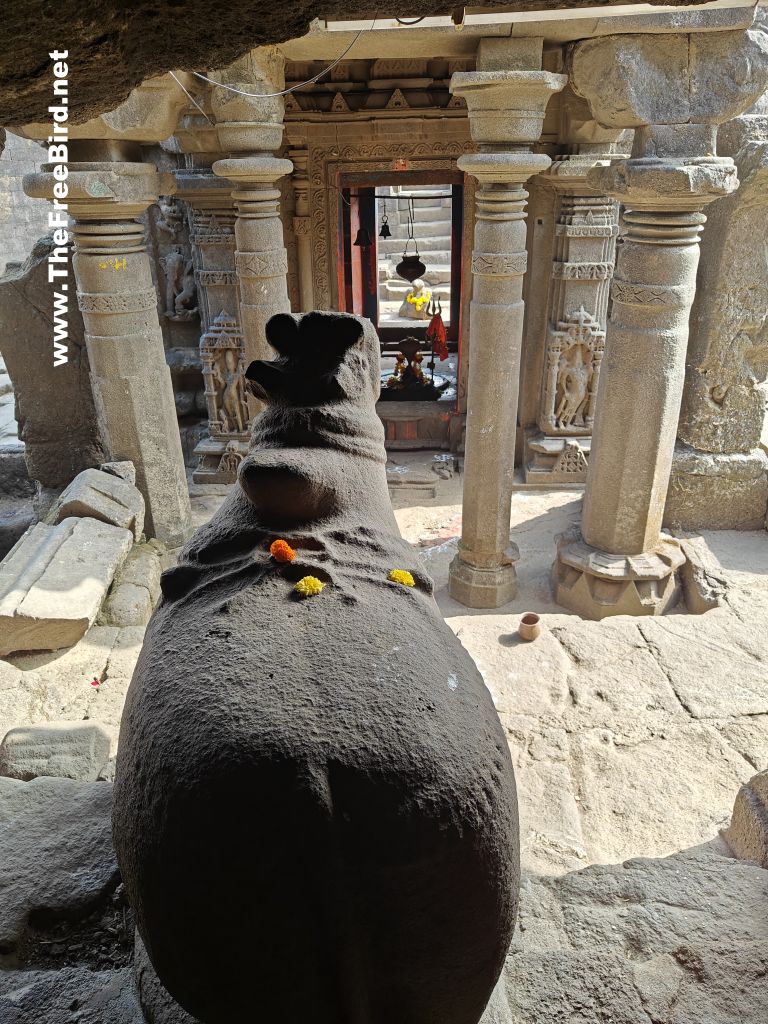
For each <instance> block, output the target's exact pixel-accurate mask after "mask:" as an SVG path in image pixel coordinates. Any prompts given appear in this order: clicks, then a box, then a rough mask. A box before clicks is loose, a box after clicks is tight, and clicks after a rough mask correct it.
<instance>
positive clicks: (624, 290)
mask: <svg viewBox="0 0 768 1024" xmlns="http://www.w3.org/2000/svg"><path fill="white" fill-rule="evenodd" d="M611 299H612V301H613V302H625V303H626V304H627V305H629V306H684V305H685V304H686V302H685V295H684V294H683V292H682V291H681V290H680V289H679V288H675V287H669V288H665V287H663V286H662V285H651V284H634V283H633V282H631V281H621V280H618V279H616V280H615V281H614V282H613V288H612V289H611Z"/></svg>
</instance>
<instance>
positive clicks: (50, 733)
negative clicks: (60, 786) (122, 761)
mask: <svg viewBox="0 0 768 1024" xmlns="http://www.w3.org/2000/svg"><path fill="white" fill-rule="evenodd" d="M109 751H110V736H109V733H108V732H107V731H106V730H105V729H104V728H103V727H102V726H100V725H98V724H97V723H95V722H45V723H43V724H41V725H31V726H19V727H17V728H16V729H11V730H10V731H9V732H7V733H6V734H5V736H4V737H3V741H2V743H0V775H4V776H6V777H7V778H9V779H20V780H21V781H23V782H29V781H30V780H31V779H36V778H39V777H40V776H43V775H48V776H54V777H56V778H60V779H77V780H79V781H81V782H95V781H96V779H97V778H98V777H99V773H100V772H101V770H102V768H104V766H105V765H106V763H107V761H108V760H109Z"/></svg>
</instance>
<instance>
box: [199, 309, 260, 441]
mask: <svg viewBox="0 0 768 1024" xmlns="http://www.w3.org/2000/svg"><path fill="white" fill-rule="evenodd" d="M200 357H201V362H202V366H203V378H204V380H205V396H206V400H207V405H208V422H209V426H210V431H211V436H212V437H215V436H223V435H234V434H237V435H244V434H245V433H246V431H247V429H248V406H247V404H246V399H245V387H244V383H243V369H244V354H243V336H242V334H241V332H240V329H239V328H238V325H237V321H236V320H235V318H234V317H232V316H229V315H228V314H226V313H223V312H222V313H219V315H218V316H217V317H216V319H215V320H214V322H213V324H212V325H211V328H210V330H208V331H206V332H205V334H204V335H203V337H202V338H201V339H200Z"/></svg>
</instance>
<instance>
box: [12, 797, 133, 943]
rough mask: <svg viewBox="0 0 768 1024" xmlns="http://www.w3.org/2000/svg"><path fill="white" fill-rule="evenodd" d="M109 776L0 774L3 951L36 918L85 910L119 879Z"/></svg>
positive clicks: (113, 886) (15, 940)
mask: <svg viewBox="0 0 768 1024" xmlns="http://www.w3.org/2000/svg"><path fill="white" fill-rule="evenodd" d="M111 804H112V786H111V785H110V784H109V783H108V782H74V781H72V780H71V779H50V778H45V779H34V780H33V781H32V782H19V781H17V780H15V779H4V778H0V891H2V894H3V898H2V900H1V901H0V957H2V958H8V959H9V960H10V961H11V962H12V960H13V956H14V953H15V950H16V948H17V946H18V944H19V942H20V941H21V939H22V936H23V933H24V931H25V928H26V927H27V925H28V924H30V923H31V922H32V923H33V922H34V920H35V919H36V920H43V919H49V920H50V919H55V918H56V917H63V916H67V915H70V916H73V915H75V916H76V915H77V914H85V913H86V912H87V911H88V910H90V909H91V908H92V907H93V906H94V905H95V904H97V903H98V902H99V901H100V900H102V899H103V898H104V897H105V896H106V895H107V894H108V893H109V892H111V891H112V890H114V889H115V887H116V886H117V884H118V880H119V875H118V870H117V865H116V863H115V856H114V853H113V850H112V842H111V837H110V830H109V813H110V807H111Z"/></svg>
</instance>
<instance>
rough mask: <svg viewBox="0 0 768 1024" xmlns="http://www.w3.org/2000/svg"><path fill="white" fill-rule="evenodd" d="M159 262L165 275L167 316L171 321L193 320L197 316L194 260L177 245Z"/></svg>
mask: <svg viewBox="0 0 768 1024" xmlns="http://www.w3.org/2000/svg"><path fill="white" fill-rule="evenodd" d="M158 262H159V263H160V265H161V266H162V268H163V271H164V273H165V316H166V317H167V318H168V319H169V320H191V319H192V317H194V316H196V315H197V301H196V290H195V272H194V267H193V264H192V260H191V259H188V258H187V257H186V256H185V255H184V253H183V252H182V250H181V246H179V245H176V246H174V247H173V248H172V249H171V250H170V252H168V253H166V254H165V256H161V258H160V259H159V261H158Z"/></svg>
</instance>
